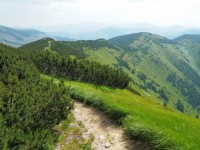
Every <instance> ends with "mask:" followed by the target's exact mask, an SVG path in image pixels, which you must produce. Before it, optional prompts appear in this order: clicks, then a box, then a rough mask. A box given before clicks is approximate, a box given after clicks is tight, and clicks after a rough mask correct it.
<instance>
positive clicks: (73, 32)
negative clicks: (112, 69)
mask: <svg viewBox="0 0 200 150" xmlns="http://www.w3.org/2000/svg"><path fill="white" fill-rule="evenodd" d="M35 29H37V30H35ZM35 29H15V28H10V27H5V26H0V42H3V43H5V44H8V45H11V46H15V47H19V46H21V45H24V44H27V43H30V42H33V41H36V40H39V39H41V38H43V37H50V38H53V39H54V40H57V41H74V40H95V39H100V38H104V39H110V38H113V37H116V36H120V35H126V34H131V33H138V32H149V33H153V34H158V35H161V36H164V37H167V38H168V39H174V38H176V37H178V36H181V35H184V34H199V33H200V29H197V28H184V27H181V26H172V27H159V26H154V25H151V24H146V23H138V24H133V25H109V24H100V23H94V22H89V23H80V24H71V25H65V24H61V25H54V26H46V27H35Z"/></svg>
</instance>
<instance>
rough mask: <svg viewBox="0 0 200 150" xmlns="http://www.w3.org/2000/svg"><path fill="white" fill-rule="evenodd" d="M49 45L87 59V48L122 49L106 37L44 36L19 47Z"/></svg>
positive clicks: (31, 47)
mask: <svg viewBox="0 0 200 150" xmlns="http://www.w3.org/2000/svg"><path fill="white" fill-rule="evenodd" d="M49 42H50V43H49ZM47 47H49V48H50V49H51V50H53V51H56V52H58V53H59V54H61V55H75V56H76V57H77V58H81V59H85V58H86V57H87V52H85V50H93V51H95V50H98V49H99V48H105V47H106V48H109V49H115V50H117V51H120V49H119V48H118V47H117V46H114V45H113V44H111V43H109V42H107V41H106V40H104V39H98V40H88V41H85V40H82V41H69V42H66V41H55V40H53V39H51V38H43V39H41V40H38V41H35V42H32V43H29V44H26V45H23V46H21V47H20V48H19V49H21V50H25V51H38V50H44V49H45V48H47Z"/></svg>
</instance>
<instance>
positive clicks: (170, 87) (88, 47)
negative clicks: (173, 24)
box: [20, 33, 200, 116]
mask: <svg viewBox="0 0 200 150" xmlns="http://www.w3.org/2000/svg"><path fill="white" fill-rule="evenodd" d="M194 39H196V38H194ZM49 41H50V42H49ZM194 42H196V41H194ZM194 42H193V41H191V45H190V47H192V44H193V43H194ZM49 43H51V44H50V45H49ZM196 43H197V44H196V45H197V46H196V50H193V51H195V53H194V54H191V55H189V51H190V47H189V46H187V44H188V42H187V43H185V45H184V44H183V43H181V41H178V39H176V40H168V39H167V38H165V37H161V36H158V35H154V34H150V33H136V34H130V35H124V36H119V37H116V38H113V39H110V40H109V41H106V40H104V39H99V40H89V41H74V42H63V41H60V42H59V41H54V40H53V39H48V38H44V39H41V40H39V41H36V42H33V43H30V44H27V45H24V46H22V47H20V49H23V50H26V51H27V50H30V51H33V50H44V49H45V48H48V47H49V46H50V47H49V48H50V49H51V50H53V51H56V52H58V53H59V54H61V55H63V54H64V55H66V54H67V55H74V56H76V57H77V58H80V59H86V60H90V61H96V62H100V63H101V64H105V65H110V66H113V67H116V68H118V69H123V71H125V72H126V73H127V74H128V75H129V76H130V77H131V80H132V83H134V84H132V86H133V87H134V88H135V89H136V90H138V91H139V92H140V94H142V95H144V96H148V97H149V98H150V99H157V98H158V99H159V101H158V102H160V103H162V104H164V105H165V106H166V105H167V107H170V108H176V109H178V110H179V111H182V112H185V113H187V114H190V115H192V116H196V114H197V113H198V112H200V108H199V106H200V92H199V91H200V90H199V89H200V88H199V87H200V77H199V71H198V69H199V66H198V61H199V60H198V56H197V54H198V51H197V50H198V42H196ZM48 45H49V46H48ZM193 60H195V61H193ZM194 108H195V109H194Z"/></svg>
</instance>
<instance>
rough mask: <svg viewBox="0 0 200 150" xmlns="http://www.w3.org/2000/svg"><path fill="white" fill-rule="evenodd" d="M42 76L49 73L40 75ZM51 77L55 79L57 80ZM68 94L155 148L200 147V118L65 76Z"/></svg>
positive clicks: (184, 149)
mask: <svg viewBox="0 0 200 150" xmlns="http://www.w3.org/2000/svg"><path fill="white" fill-rule="evenodd" d="M41 79H43V80H51V79H52V77H50V76H47V75H43V74H42V75H41ZM58 81H59V80H58V79H56V78H54V82H55V83H58ZM64 82H65V85H66V86H70V94H71V97H72V98H74V99H76V100H79V101H82V102H84V103H86V104H89V105H93V106H94V107H96V108H98V109H100V110H102V111H104V112H105V113H106V114H107V115H108V116H109V117H110V119H111V120H113V122H115V123H118V124H120V125H122V127H123V129H124V131H125V133H126V134H127V135H129V137H130V138H133V139H136V140H142V141H144V142H146V143H148V144H149V145H150V146H151V147H152V149H155V150H176V149H177V150H179V149H180V150H199V149H200V142H199V141H200V136H199V135H200V121H199V120H198V119H195V118H191V117H189V116H186V115H184V114H182V113H180V112H177V111H174V110H171V109H169V108H167V107H164V106H162V105H160V104H158V103H156V102H155V101H154V100H153V99H152V100H149V99H146V98H145V97H144V96H139V95H136V94H134V93H132V92H130V91H129V90H126V89H125V90H121V89H112V88H108V87H105V86H96V85H93V84H88V83H82V82H77V81H68V80H65V81H64Z"/></svg>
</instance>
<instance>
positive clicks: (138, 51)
mask: <svg viewBox="0 0 200 150" xmlns="http://www.w3.org/2000/svg"><path fill="white" fill-rule="evenodd" d="M110 41H111V42H113V43H114V44H117V45H118V46H120V47H121V48H124V49H125V50H126V54H125V55H124V56H123V58H122V59H123V60H124V61H125V62H127V63H128V64H129V66H130V67H131V68H135V69H136V71H139V72H141V73H143V74H145V75H146V76H147V77H148V78H149V80H150V81H151V80H153V81H154V82H156V83H157V84H159V85H161V87H162V88H164V89H165V90H166V92H167V93H168V97H169V98H170V103H169V105H170V106H172V107H173V106H174V105H175V103H176V102H177V100H178V99H180V100H182V102H183V103H184V105H185V108H186V112H185V113H187V114H190V115H193V116H195V115H196V113H197V112H196V110H194V109H193V108H192V107H191V106H189V105H188V103H187V99H186V97H184V96H183V95H182V94H181V92H180V91H179V90H178V89H177V88H174V87H173V86H172V84H171V83H169V82H168V81H167V77H168V75H170V74H173V73H176V75H177V76H178V77H180V78H182V79H183V80H185V79H187V77H185V76H184V74H183V73H182V72H180V71H179V70H178V68H177V67H175V66H174V63H175V62H176V61H177V60H179V59H181V60H183V61H184V62H186V63H188V64H189V65H190V66H194V65H192V63H191V62H190V61H188V58H189V57H188V55H187V54H186V53H184V52H183V49H184V48H183V46H182V45H180V44H179V43H176V42H175V41H170V40H167V39H166V38H164V37H161V36H158V35H153V34H149V33H138V34H132V35H125V36H120V37H116V38H113V39H111V40H110ZM191 59H192V58H191ZM136 82H138V81H137V80H136ZM157 88H159V87H157Z"/></svg>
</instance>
